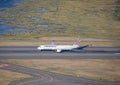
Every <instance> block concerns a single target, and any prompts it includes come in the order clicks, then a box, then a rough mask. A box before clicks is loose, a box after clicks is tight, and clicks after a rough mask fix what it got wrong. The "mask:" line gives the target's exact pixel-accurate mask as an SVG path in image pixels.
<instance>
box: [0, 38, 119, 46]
mask: <svg viewBox="0 0 120 85" xmlns="http://www.w3.org/2000/svg"><path fill="white" fill-rule="evenodd" d="M41 40H48V41H50V42H41V41H22V40H21V41H15V40H11V41H0V46H39V45H42V44H51V41H52V40H55V41H58V40H61V41H67V40H71V42H55V44H71V45H72V44H73V43H74V41H76V40H77V38H75V37H42V38H41ZM95 41H97V42H95ZM81 45H92V46H111V47H112V46H120V42H119V41H115V40H105V39H91V38H88V39H81Z"/></svg>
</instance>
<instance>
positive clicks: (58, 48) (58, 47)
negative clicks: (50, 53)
mask: <svg viewBox="0 0 120 85" xmlns="http://www.w3.org/2000/svg"><path fill="white" fill-rule="evenodd" d="M77 47H79V46H78V45H40V46H39V47H38V48H37V49H39V50H55V51H56V52H61V51H63V50H72V49H75V48H77Z"/></svg>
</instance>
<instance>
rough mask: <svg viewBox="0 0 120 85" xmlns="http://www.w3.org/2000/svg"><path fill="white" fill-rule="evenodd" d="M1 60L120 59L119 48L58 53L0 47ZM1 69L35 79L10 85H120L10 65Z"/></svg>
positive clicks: (32, 47)
mask: <svg viewBox="0 0 120 85" xmlns="http://www.w3.org/2000/svg"><path fill="white" fill-rule="evenodd" d="M0 59H120V48H119V47H87V48H85V49H81V50H75V51H65V52H62V53H56V52H53V51H52V52H51V51H42V52H40V51H39V50H37V47H35V46H31V47H16V46H15V47H0ZM0 64H3V66H1V67H0V69H5V70H10V71H14V72H19V73H24V74H29V75H31V76H32V77H33V78H31V79H28V80H22V81H15V82H12V83H11V84H9V85H120V83H108V82H101V81H95V80H89V79H84V78H77V77H73V76H68V75H62V74H57V73H52V72H47V71H42V70H38V69H33V68H27V67H23V66H19V65H14V64H10V63H2V62H1V63H0Z"/></svg>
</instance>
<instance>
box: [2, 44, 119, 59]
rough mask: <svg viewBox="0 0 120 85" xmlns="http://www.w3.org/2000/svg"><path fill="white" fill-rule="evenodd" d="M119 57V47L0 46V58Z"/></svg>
mask: <svg viewBox="0 0 120 85" xmlns="http://www.w3.org/2000/svg"><path fill="white" fill-rule="evenodd" d="M114 58H120V48H119V47H86V48H84V49H81V50H75V51H64V52H62V53H56V52H55V51H42V52H41V51H39V50H37V46H23V47H18V46H14V47H10V46H9V47H5V46H4V47H0V59H114Z"/></svg>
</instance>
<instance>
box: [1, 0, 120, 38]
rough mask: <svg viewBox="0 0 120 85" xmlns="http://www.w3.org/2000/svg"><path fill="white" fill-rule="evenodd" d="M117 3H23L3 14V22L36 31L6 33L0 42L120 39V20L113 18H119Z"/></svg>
mask: <svg viewBox="0 0 120 85" xmlns="http://www.w3.org/2000/svg"><path fill="white" fill-rule="evenodd" d="M115 1H116V0H24V4H16V8H12V9H9V8H6V9H5V12H3V13H0V17H1V18H0V23H3V24H6V25H10V26H14V27H16V29H20V28H24V27H25V28H28V30H29V28H33V29H34V30H35V31H34V30H30V31H27V32H24V33H20V34H14V33H7V34H6V35H4V36H1V37H0V40H5V39H6V40H8V39H11V40H14V39H18V40H23V39H29V40H35V39H40V38H41V37H45V36H70V37H71V36H72V37H78V36H80V37H82V38H95V39H96V38H97V39H98V38H99V39H120V37H119V36H120V21H118V20H115V19H114V18H115V17H114V15H115V16H117V17H119V16H118V15H119V13H118V12H119V9H117V10H116V12H114V9H116V2H115ZM118 1H119V0H118ZM116 13H118V14H117V15H116ZM113 14H114V15H113ZM118 19H119V18H118Z"/></svg>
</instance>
